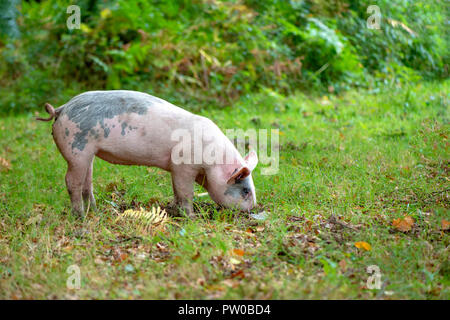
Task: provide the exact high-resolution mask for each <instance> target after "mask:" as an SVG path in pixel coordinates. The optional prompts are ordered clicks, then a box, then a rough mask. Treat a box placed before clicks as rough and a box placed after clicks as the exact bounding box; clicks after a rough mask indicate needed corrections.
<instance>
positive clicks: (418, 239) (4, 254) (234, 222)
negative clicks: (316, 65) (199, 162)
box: [0, 81, 450, 299]
mask: <svg viewBox="0 0 450 320" xmlns="http://www.w3.org/2000/svg"><path fill="white" fill-rule="evenodd" d="M448 84H449V82H448V81H447V82H443V83H437V84H436V83H423V84H419V85H417V86H410V87H408V86H405V87H403V88H389V89H387V88H386V89H385V90H382V91H381V92H368V91H350V92H347V93H346V94H344V95H342V96H330V97H328V98H324V97H307V96H304V95H302V94H297V95H293V96H289V97H283V96H280V95H278V94H277V93H275V92H270V91H268V92H265V93H261V94H255V95H251V96H248V97H246V98H243V99H241V100H240V101H238V102H237V103H236V104H234V105H233V106H231V107H229V108H225V109H214V110H200V111H199V112H200V113H201V114H203V115H205V116H208V117H210V118H211V119H212V120H213V121H214V122H216V123H217V124H218V125H219V127H221V128H222V129H226V128H244V129H245V128H253V127H255V128H273V127H278V128H279V129H280V132H281V134H280V147H281V151H280V168H279V172H278V173H277V174H276V175H273V176H263V175H261V174H260V170H261V167H257V169H256V171H255V173H254V175H253V176H254V181H255V185H256V189H257V197H258V202H259V205H258V209H257V210H256V211H258V212H259V211H263V210H264V211H266V212H269V213H270V214H269V217H268V219H267V220H266V221H265V222H261V221H258V220H254V219H252V218H250V217H249V216H248V215H246V214H240V213H233V212H231V211H227V210H219V211H217V210H215V209H213V208H214V206H208V205H206V204H204V202H211V201H210V200H207V199H209V198H203V197H202V198H200V199H196V203H198V204H201V206H200V207H201V208H200V209H199V218H198V219H196V220H187V219H178V220H177V221H176V222H177V223H178V224H179V226H175V225H174V226H169V227H168V229H167V230H166V231H165V232H163V233H159V234H155V235H141V234H137V233H136V231H134V230H133V228H131V227H129V226H126V225H121V224H116V223H115V222H114V221H115V219H116V217H117V214H118V212H120V211H123V210H124V209H126V208H136V207H139V206H144V207H145V206H146V207H148V206H149V205H151V204H152V203H154V202H159V203H160V204H162V205H165V204H166V203H167V202H168V201H170V199H171V197H172V190H171V183H170V175H169V174H168V173H166V172H162V171H160V170H157V169H155V168H146V167H127V166H118V165H111V164H109V163H106V162H104V161H101V160H100V159H96V161H95V166H94V188H95V195H96V198H97V202H98V207H99V211H98V212H96V213H89V214H88V216H87V217H86V219H85V220H83V221H80V220H77V219H75V218H73V217H72V216H71V215H70V214H69V198H68V195H67V191H66V189H65V183H64V175H65V170H66V163H65V161H64V160H63V158H62V156H61V155H60V154H59V152H58V150H57V148H56V146H55V144H54V142H53V140H52V137H51V133H50V131H51V128H50V124H48V123H40V122H36V121H33V119H32V117H31V115H29V116H17V117H8V118H3V119H0V157H2V158H4V159H7V160H8V161H10V162H11V169H10V170H7V169H5V168H3V169H1V168H2V167H1V166H0V170H2V171H1V172H0V215H1V216H0V217H1V219H0V298H3V299H5V298H7V299H10V298H13V299H26V298H33V299H47V298H63V299H64V298H81V299H88V298H97V299H104V298H113V299H114V298H125V299H128V298H130V299H140V298H150V299H173V298H184V299H192V298H194V299H205V298H207V299H210V298H225V299H238V298H249V299H299V298H300V299H303V298H306V299H310V298H316V299H317V298H318V299H374V298H380V299H449V298H450V291H449V284H450V281H449V274H450V266H449V262H448V261H449V251H448V246H449V235H448V231H443V230H442V225H441V221H442V220H443V219H445V220H447V221H448V220H450V219H449V201H448V194H449V152H448V148H449V142H448V134H449V132H448V131H449V130H448V129H449V124H448V123H449V111H448V102H449V95H448V92H449V87H448ZM50 102H51V103H53V104H54V105H58V104H60V103H63V102H64V101H53V100H52V101H50ZM184 107H185V108H191V109H193V108H194V106H184ZM196 191H197V192H203V191H202V190H200V189H199V188H197V189H196ZM206 211H208V212H209V214H207V213H208V212H206ZM406 215H407V216H411V217H412V218H414V221H415V224H414V226H413V227H412V229H411V230H410V231H408V232H400V231H398V230H397V229H395V228H394V227H393V226H392V221H393V220H394V219H396V218H401V217H404V216H406ZM333 217H336V219H337V221H339V222H340V223H338V222H335V221H336V219H333ZM343 225H344V226H343ZM358 241H365V242H367V243H369V244H370V245H371V250H369V251H366V250H364V249H358V248H357V247H356V246H355V242H358ZM233 249H241V250H243V251H244V255H243V256H240V255H235V252H236V251H233ZM233 262H234V263H233ZM73 264H76V265H78V266H79V267H80V269H81V288H80V289H79V290H69V289H67V287H66V281H67V278H68V277H69V276H70V274H68V273H67V272H66V270H67V268H68V267H69V266H70V265H73ZM370 265H377V266H378V267H379V268H380V271H381V281H382V289H381V290H376V289H372V290H371V289H368V288H367V287H366V281H367V279H368V277H369V276H370V275H369V274H368V273H367V272H366V268H367V267H368V266H370Z"/></svg>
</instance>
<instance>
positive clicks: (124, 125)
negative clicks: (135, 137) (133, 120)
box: [121, 122, 127, 136]
mask: <svg viewBox="0 0 450 320" xmlns="http://www.w3.org/2000/svg"><path fill="white" fill-rule="evenodd" d="M126 128H127V123H126V122H124V123H122V132H121V134H122V135H123V136H124V135H125V129H126Z"/></svg>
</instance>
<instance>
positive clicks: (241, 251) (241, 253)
mask: <svg viewBox="0 0 450 320" xmlns="http://www.w3.org/2000/svg"><path fill="white" fill-rule="evenodd" d="M244 253H245V252H244V250H242V249H233V254H234V255H236V256H240V257H242V256H243V255H244Z"/></svg>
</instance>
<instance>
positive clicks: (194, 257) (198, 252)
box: [192, 251, 200, 261]
mask: <svg viewBox="0 0 450 320" xmlns="http://www.w3.org/2000/svg"><path fill="white" fill-rule="evenodd" d="M198 258H200V251H197V253H196V254H195V256H193V257H192V260H194V261H195V260H197V259H198Z"/></svg>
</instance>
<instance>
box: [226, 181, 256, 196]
mask: <svg viewBox="0 0 450 320" xmlns="http://www.w3.org/2000/svg"><path fill="white" fill-rule="evenodd" d="M249 181H250V178H249V177H247V178H245V179H242V180H236V182H235V183H234V184H232V185H230V186H228V187H227V189H226V190H225V193H224V194H225V195H226V196H232V197H233V198H236V199H237V198H245V197H246V196H247V195H248V194H249V192H251V190H252V189H251V187H250V183H249Z"/></svg>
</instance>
